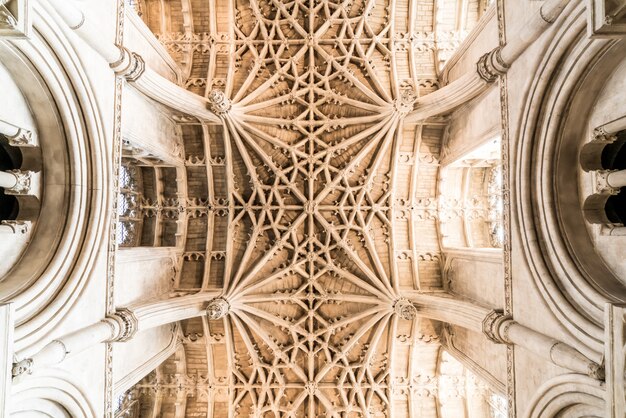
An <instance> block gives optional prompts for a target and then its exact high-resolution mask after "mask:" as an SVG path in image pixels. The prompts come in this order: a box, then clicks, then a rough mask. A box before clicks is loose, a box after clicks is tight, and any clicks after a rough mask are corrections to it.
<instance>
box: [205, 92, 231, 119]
mask: <svg viewBox="0 0 626 418" xmlns="http://www.w3.org/2000/svg"><path fill="white" fill-rule="evenodd" d="M208 99H209V103H210V104H211V110H212V111H213V112H215V113H216V114H218V115H223V114H225V113H227V112H228V111H229V110H230V108H231V103H230V100H228V98H227V97H226V95H225V94H224V92H223V91H221V90H211V92H210V93H209V96H208Z"/></svg>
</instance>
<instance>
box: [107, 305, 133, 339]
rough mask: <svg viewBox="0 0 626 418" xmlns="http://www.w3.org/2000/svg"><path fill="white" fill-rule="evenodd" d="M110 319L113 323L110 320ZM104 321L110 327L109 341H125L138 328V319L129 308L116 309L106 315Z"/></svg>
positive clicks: (131, 336)
mask: <svg viewBox="0 0 626 418" xmlns="http://www.w3.org/2000/svg"><path fill="white" fill-rule="evenodd" d="M111 320H113V321H114V323H112V322H110V321H111ZM105 322H107V323H108V324H109V326H111V327H112V333H111V336H112V338H111V341H115V342H125V341H128V340H130V339H131V338H133V337H134V336H135V334H136V333H137V331H138V328H139V321H138V320H137V317H136V316H135V314H134V313H133V312H132V311H131V310H130V309H126V308H123V309H118V310H117V311H116V312H115V313H114V314H113V315H109V316H107V319H105Z"/></svg>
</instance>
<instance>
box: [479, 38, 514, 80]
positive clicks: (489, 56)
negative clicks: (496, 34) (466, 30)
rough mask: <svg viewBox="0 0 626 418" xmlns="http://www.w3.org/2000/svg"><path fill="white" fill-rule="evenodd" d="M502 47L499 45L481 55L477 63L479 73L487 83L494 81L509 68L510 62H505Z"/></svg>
mask: <svg viewBox="0 0 626 418" xmlns="http://www.w3.org/2000/svg"><path fill="white" fill-rule="evenodd" d="M501 49H502V48H501V47H497V48H495V49H493V50H492V51H491V52H488V53H486V54H485V55H483V56H482V57H480V59H479V60H478V63H477V64H476V67H477V68H476V69H477V71H478V75H479V76H480V78H482V79H483V80H485V81H486V82H487V83H493V82H494V81H496V80H497V79H498V77H499V76H501V75H504V74H506V72H507V71H508V69H509V64H507V63H506V62H504V60H503V59H502V56H501V55H500V51H501Z"/></svg>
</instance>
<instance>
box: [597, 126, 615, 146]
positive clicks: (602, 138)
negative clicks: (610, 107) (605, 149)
mask: <svg viewBox="0 0 626 418" xmlns="http://www.w3.org/2000/svg"><path fill="white" fill-rule="evenodd" d="M616 139H617V135H615V133H614V132H607V131H606V129H605V128H604V127H602V126H601V127H598V128H595V129H594V130H593V133H592V134H591V140H592V141H598V142H606V143H611V142H615V140H616Z"/></svg>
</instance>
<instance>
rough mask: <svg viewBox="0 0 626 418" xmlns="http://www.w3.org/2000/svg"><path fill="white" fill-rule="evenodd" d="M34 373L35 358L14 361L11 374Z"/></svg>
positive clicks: (14, 375) (15, 375)
mask: <svg viewBox="0 0 626 418" xmlns="http://www.w3.org/2000/svg"><path fill="white" fill-rule="evenodd" d="M32 373H33V359H30V358H27V359H24V360H21V361H18V362H16V363H13V368H12V369H11V374H12V375H13V377H17V376H21V375H23V374H32Z"/></svg>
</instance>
